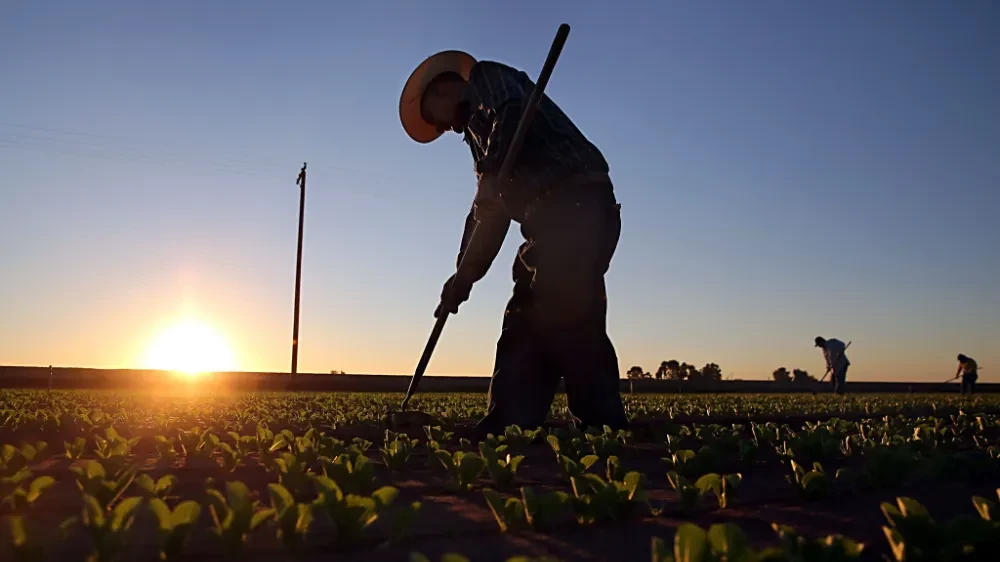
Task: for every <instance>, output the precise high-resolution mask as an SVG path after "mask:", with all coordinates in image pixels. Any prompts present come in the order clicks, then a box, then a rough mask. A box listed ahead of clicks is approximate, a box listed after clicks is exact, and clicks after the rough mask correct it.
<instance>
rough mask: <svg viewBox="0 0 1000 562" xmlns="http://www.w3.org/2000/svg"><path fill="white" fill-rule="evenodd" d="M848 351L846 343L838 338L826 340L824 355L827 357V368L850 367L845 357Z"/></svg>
mask: <svg viewBox="0 0 1000 562" xmlns="http://www.w3.org/2000/svg"><path fill="white" fill-rule="evenodd" d="M846 351H847V346H845V345H844V342H842V341H840V340H838V339H836V338H830V339H828V340H826V344H825V347H824V348H823V355H824V356H825V357H826V365H827V368H841V367H844V366H847V365H850V364H851V363H850V361H848V360H847V355H845V352H846Z"/></svg>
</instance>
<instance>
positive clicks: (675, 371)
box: [667, 359, 687, 381]
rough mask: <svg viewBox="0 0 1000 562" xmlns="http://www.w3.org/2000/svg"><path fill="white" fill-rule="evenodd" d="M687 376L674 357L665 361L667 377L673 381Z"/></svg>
mask: <svg viewBox="0 0 1000 562" xmlns="http://www.w3.org/2000/svg"><path fill="white" fill-rule="evenodd" d="M686 376H687V371H684V370H682V369H681V364H680V363H678V362H677V360H676V359H671V360H670V361H667V378H668V379H672V380H675V381H682V380H684V377H686Z"/></svg>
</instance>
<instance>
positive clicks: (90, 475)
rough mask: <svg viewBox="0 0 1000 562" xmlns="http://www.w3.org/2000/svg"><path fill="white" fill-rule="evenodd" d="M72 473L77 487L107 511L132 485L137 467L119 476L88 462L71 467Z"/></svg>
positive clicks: (129, 468)
mask: <svg viewBox="0 0 1000 562" xmlns="http://www.w3.org/2000/svg"><path fill="white" fill-rule="evenodd" d="M70 472H73V474H74V475H75V476H76V485H77V487H79V488H80V490H81V491H82V492H83V493H84V494H86V495H89V496H91V497H93V498H94V499H95V500H96V501H97V502H98V504H99V505H100V506H101V507H102V508H105V509H107V507H108V506H110V505H111V504H112V503H113V502H114V501H115V500H116V499H118V497H119V496H121V495H122V493H124V492H125V489H126V488H128V486H129V484H131V483H132V480H133V479H134V478H135V473H136V469H135V466H130V467H127V468H125V469H123V470H122V471H121V472H119V473H118V474H108V473H107V471H106V470H105V468H104V466H103V465H102V464H101V463H99V462H97V461H94V460H88V461H84V462H83V463H82V464H80V465H78V466H71V467H70Z"/></svg>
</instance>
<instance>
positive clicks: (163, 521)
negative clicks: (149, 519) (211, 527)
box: [149, 478, 201, 562]
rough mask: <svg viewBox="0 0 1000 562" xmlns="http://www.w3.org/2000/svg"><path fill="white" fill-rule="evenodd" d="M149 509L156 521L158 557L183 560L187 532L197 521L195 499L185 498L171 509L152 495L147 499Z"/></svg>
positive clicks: (197, 514) (198, 509) (167, 559)
mask: <svg viewBox="0 0 1000 562" xmlns="http://www.w3.org/2000/svg"><path fill="white" fill-rule="evenodd" d="M161 480H162V478H161ZM149 509H150V511H152V512H153V515H154V516H155V517H156V520H157V523H158V527H157V538H158V541H159V548H160V558H161V559H162V560H166V561H168V562H170V561H173V560H183V559H184V557H183V556H182V554H181V552H182V550H183V548H184V544H185V542H186V541H187V537H188V534H189V533H190V532H191V529H192V528H193V527H194V525H195V524H196V523H197V522H198V517H199V516H200V515H201V506H200V505H199V504H198V502H196V501H192V500H187V501H183V502H181V503H179V504H177V506H176V507H174V509H173V511H171V510H170V508H169V507H167V504H166V503H164V501H163V500H162V499H161V498H158V497H154V498H151V499H149Z"/></svg>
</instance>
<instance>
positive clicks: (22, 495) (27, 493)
mask: <svg viewBox="0 0 1000 562" xmlns="http://www.w3.org/2000/svg"><path fill="white" fill-rule="evenodd" d="M19 474H24V475H26V476H30V475H31V473H30V472H28V471H27V470H22V471H21V472H20V473H19ZM4 480H8V479H7V478H4ZM9 480H12V481H14V482H16V481H17V479H16V478H11V479H9ZM55 483H56V480H55V478H53V477H51V476H39V477H38V478H35V479H34V480H32V481H31V483H30V484H28V487H27V488H23V487H22V486H21V485H20V484H18V485H17V487H16V488H14V490H13V491H12V492H11V493H10V494H8V495H7V496H6V497H5V498H4V499H3V503H4V505H6V506H7V507H9V508H10V509H11V510H13V511H21V510H25V509H29V508H30V507H31V506H33V505H35V502H36V501H38V498H40V497H42V493H43V492H44V491H45V490H47V489H49V488H51V487H52V485H53V484H55Z"/></svg>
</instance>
